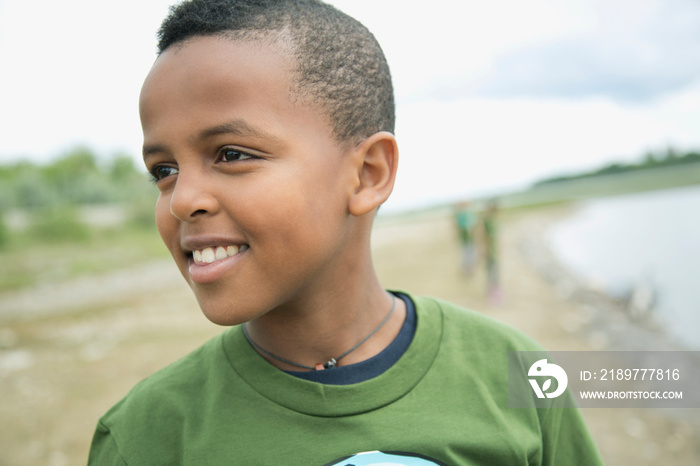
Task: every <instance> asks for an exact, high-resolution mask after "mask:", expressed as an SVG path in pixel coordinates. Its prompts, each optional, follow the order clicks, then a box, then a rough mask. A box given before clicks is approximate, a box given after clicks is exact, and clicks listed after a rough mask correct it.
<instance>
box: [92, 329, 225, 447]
mask: <svg viewBox="0 0 700 466" xmlns="http://www.w3.org/2000/svg"><path fill="white" fill-rule="evenodd" d="M221 338H222V336H221V335H219V336H217V337H215V338H213V339H211V340H209V341H208V342H207V343H205V344H204V345H202V346H201V347H199V348H198V349H196V350H195V351H193V352H191V353H190V354H188V355H187V356H185V357H183V358H182V359H180V360H178V361H176V362H174V363H172V364H170V365H169V366H166V367H165V368H163V369H161V370H159V371H158V372H156V373H154V374H153V375H151V376H149V377H147V378H146V379H144V380H142V381H141V382H139V383H138V384H137V385H136V386H134V388H132V389H131V391H130V392H129V393H128V394H127V395H126V396H125V397H124V398H123V399H122V400H121V401H119V402H118V403H117V404H116V405H114V406H113V407H112V408H111V409H110V410H109V411H107V413H106V414H105V415H104V416H103V417H102V418H101V419H100V426H101V428H102V429H103V430H108V431H109V432H110V434H111V435H112V436H115V437H119V436H124V435H138V432H139V431H142V430H144V429H148V428H149V427H148V426H151V425H152V424H153V421H154V420H156V419H161V420H162V419H167V418H169V419H178V418H182V417H184V416H185V415H186V413H187V411H189V410H197V409H198V408H197V406H196V405H197V403H198V402H199V401H198V400H202V402H204V396H203V392H204V391H205V387H206V386H207V385H208V384H209V382H210V381H211V374H212V373H214V372H216V368H217V367H220V366H221V365H222V364H226V358H225V356H224V355H223V350H222V344H221ZM197 394H199V396H197ZM163 416H167V417H163Z"/></svg>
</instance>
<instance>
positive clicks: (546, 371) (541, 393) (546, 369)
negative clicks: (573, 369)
mask: <svg viewBox="0 0 700 466" xmlns="http://www.w3.org/2000/svg"><path fill="white" fill-rule="evenodd" d="M527 375H528V376H530V377H533V376H535V377H548V378H547V379H546V380H545V381H544V383H543V384H542V387H540V385H539V383H538V382H537V379H528V381H529V382H530V385H532V389H533V390H534V391H535V395H537V398H544V397H545V396H546V397H547V398H556V397H558V396H559V395H561V394H562V393H564V390H566V386H567V385H568V383H569V378H568V377H567V376H566V372H564V369H562V368H561V367H559V366H557V365H556V364H553V363H548V362H547V360H546V359H540V360H539V361H537V362H535V363H534V364H533V365H532V366H530V370H529V371H528V372H527ZM552 378H554V379H556V381H557V388H556V390H554V391H553V392H551V393H548V392H547V390H549V389H550V388H551V386H552Z"/></svg>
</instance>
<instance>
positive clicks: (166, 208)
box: [155, 194, 176, 247]
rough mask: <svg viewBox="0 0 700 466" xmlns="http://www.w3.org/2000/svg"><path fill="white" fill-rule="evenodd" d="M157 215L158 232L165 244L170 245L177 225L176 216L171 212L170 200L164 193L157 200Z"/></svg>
mask: <svg viewBox="0 0 700 466" xmlns="http://www.w3.org/2000/svg"><path fill="white" fill-rule="evenodd" d="M155 216H156V228H157V229H158V233H159V234H160V237H161V239H162V240H163V242H164V243H165V245H166V246H168V247H170V243H171V242H172V241H173V235H174V234H175V230H176V226H175V222H174V217H173V216H172V214H171V213H170V200H169V198H167V197H165V196H163V195H162V194H161V195H160V196H159V197H158V200H157V201H156V209H155Z"/></svg>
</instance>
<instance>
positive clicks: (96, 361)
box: [0, 207, 700, 466]
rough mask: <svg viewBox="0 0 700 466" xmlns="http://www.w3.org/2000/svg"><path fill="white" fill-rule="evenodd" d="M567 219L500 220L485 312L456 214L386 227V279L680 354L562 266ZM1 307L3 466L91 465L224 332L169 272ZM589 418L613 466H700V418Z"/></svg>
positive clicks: (575, 337)
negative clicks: (117, 426)
mask: <svg viewBox="0 0 700 466" xmlns="http://www.w3.org/2000/svg"><path fill="white" fill-rule="evenodd" d="M569 214H570V211H569V210H568V208H566V207H549V208H543V209H539V210H536V211H530V212H528V213H527V214H525V213H511V214H508V215H507V216H505V217H504V218H503V219H502V221H501V232H502V235H501V239H500V246H501V276H502V285H503V298H502V300H501V302H499V303H493V302H490V301H489V300H488V299H487V296H486V293H485V289H486V278H485V274H484V272H483V270H481V269H480V270H479V271H478V273H477V274H476V275H475V276H474V277H471V278H469V279H467V278H466V277H464V276H463V275H462V274H461V273H460V270H459V262H458V245H457V242H456V238H455V234H454V231H453V228H452V224H451V219H450V218H449V215H446V214H444V213H443V214H440V213H435V214H430V215H423V216H420V217H403V218H395V219H383V220H382V221H381V222H379V224H378V226H377V228H376V231H375V235H374V239H373V244H374V250H375V260H376V266H377V269H378V273H379V275H380V277H381V279H382V281H383V283H384V285H385V286H386V287H387V288H389V289H398V290H406V291H410V292H411V293H414V294H426V295H432V296H437V297H440V298H443V299H446V300H450V301H453V302H455V303H458V304H460V305H463V306H465V307H469V308H472V309H475V310H477V311H480V312H483V313H485V314H487V315H490V316H492V317H494V318H496V319H499V320H502V321H504V322H506V323H508V324H510V325H513V326H514V327H516V328H519V329H520V330H522V331H524V332H525V333H527V334H528V335H530V336H531V337H533V338H534V339H536V340H537V341H539V342H540V343H541V344H542V345H543V346H544V347H545V348H546V349H548V350H552V351H569V350H572V351H573V350H575V351H586V350H603V349H627V350H635V349H674V348H675V346H674V343H673V341H669V340H668V339H667V338H665V336H664V334H663V330H662V329H658V328H656V327H655V326H654V325H653V323H646V324H643V325H640V324H633V323H632V322H631V320H630V319H629V317H627V316H626V315H625V314H624V313H623V312H621V311H620V310H619V309H618V308H617V307H616V303H614V302H613V301H612V300H608V299H606V298H605V297H604V296H601V295H598V294H596V293H592V292H589V291H588V290H585V289H584V288H581V287H580V284H579V283H577V282H576V280H575V277H572V276H571V275H570V274H568V273H567V272H566V271H565V270H563V269H562V268H561V265H560V264H558V262H557V260H556V258H555V257H553V256H551V253H549V252H548V250H547V247H546V244H545V243H544V242H543V241H542V238H543V234H544V232H545V231H546V229H547V228H548V226H550V225H551V224H552V223H553V222H556V221H557V219H559V218H561V217H562V216H565V215H569ZM115 290H116V291H115ZM0 308H2V309H3V311H5V310H7V311H8V312H7V313H6V314H5V315H11V316H12V317H11V318H5V319H4V320H0V399H1V400H2V402H1V403H0V420H1V421H2V422H1V423H0V465H2V466H4V465H8V466H9V465H13V466H14V465H36V464H45V465H50V466H61V465H74V464H84V463H85V461H86V459H87V452H88V448H89V443H90V440H91V436H92V432H93V430H94V427H95V424H96V422H97V419H98V418H99V416H100V415H101V414H102V413H104V411H106V410H107V409H108V408H109V407H110V406H111V405H113V404H114V403H115V402H116V401H118V400H119V399H120V398H121V397H123V396H124V395H125V394H126V393H127V391H128V390H129V389H130V388H131V387H132V386H133V385H134V384H135V383H137V382H138V381H139V380H141V379H142V378H144V377H146V376H148V375H149V374H151V373H153V372H154V371H156V370H158V369H159V368H161V367H163V366H165V365H167V364H168V363H170V362H172V361H174V360H176V359H178V358H179V357H181V356H183V355H185V354H186V353H188V352H189V351H191V350H193V349H194V348H196V347H197V346H199V345H200V344H202V343H203V342H204V341H206V340H207V339H209V338H210V337H212V336H213V335H215V334H217V333H219V332H221V331H222V329H221V328H220V327H217V326H215V325H213V324H211V323H209V322H208V321H207V320H206V319H205V318H204V317H203V316H202V315H201V313H200V311H199V309H198V307H197V304H196V302H195V300H194V298H193V296H192V294H191V293H190V291H189V289H188V288H187V286H186V284H185V282H184V280H183V279H182V278H181V277H180V276H179V275H178V272H177V270H176V269H175V266H174V265H173V264H171V263H170V262H169V261H168V262H159V263H154V264H148V265H146V266H139V267H135V268H134V269H130V270H122V271H116V272H113V273H110V274H107V275H104V276H99V277H90V278H84V279H78V280H74V281H71V282H68V283H62V284H60V285H56V286H45V287H43V288H38V289H33V290H26V291H23V292H21V293H13V294H12V295H10V294H6V295H0ZM50 310H56V312H48V311H50ZM675 349H677V348H675ZM583 414H584V417H585V418H586V420H587V422H588V424H589V427H590V429H591V432H592V434H593V436H594V438H595V440H596V442H597V444H598V446H599V448H600V450H601V452H602V454H603V457H604V459H605V461H606V463H607V464H609V465H629V464H635V465H657V464H664V465H697V464H700V410H698V409H696V410H683V412H680V413H669V412H665V411H661V410H653V409H602V408H601V409H584V410H583Z"/></svg>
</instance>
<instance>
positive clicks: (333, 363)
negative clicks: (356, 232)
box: [242, 295, 396, 371]
mask: <svg viewBox="0 0 700 466" xmlns="http://www.w3.org/2000/svg"><path fill="white" fill-rule="evenodd" d="M391 297H392V298H393V302H392V305H391V310H390V311H389V314H387V316H386V317H385V318H384V320H382V322H381V323H380V324H379V325H378V326H377V328H375V329H374V330H372V332H370V334H369V335H367V336H366V337H364V338H363V339H362V341H360V342H359V343H358V344H356V345H355V346H353V347H352V348H350V349H349V350H347V351H346V352H344V353H343V354H341V355H340V356H338V357H336V358H331V359H330V360H328V362H326V363H325V364H321V363H318V364H316V366H315V367H311V366H305V365H304V364H298V363H296V362H293V361H290V360H288V359H284V358H281V357H279V356H277V355H276V354H273V353H270V352H269V351H268V350H266V349H265V348H263V347H261V346H260V345H258V344H257V343H255V342H254V341H253V339H252V338H250V335H248V330H246V325H245V324H243V325H242V328H243V335H245V339H246V340H248V343H250V344H251V345H252V346H254V347H255V348H256V349H257V350H258V351H260V352H262V353H265V354H266V355H268V356H270V357H271V358H273V359H277V360H278V361H280V362H283V363H285V364H289V365H292V366H296V367H301V368H302V369H308V370H311V371H313V370H317V371H318V370H323V369H330V368H332V367H335V366H336V365H337V364H338V361H340V360H341V359H342V358H344V357H345V356H347V355H348V354H350V353H352V352H353V351H355V350H356V349H357V348H358V347H359V346H360V345H361V344H362V343H364V342H366V341H367V340H369V338H370V337H371V336H372V335H374V334H375V333H377V330H379V329H380V328H382V326H383V325H384V324H386V322H387V321H388V320H389V317H391V315H392V314H393V313H394V309H396V296H394V295H392V296H391Z"/></svg>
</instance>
